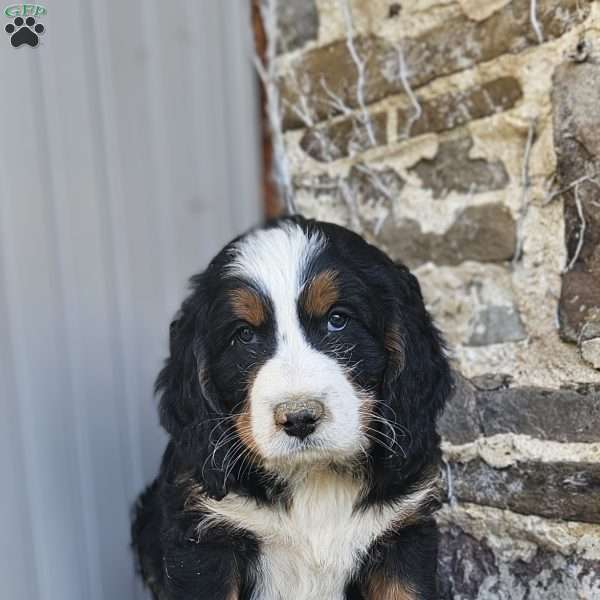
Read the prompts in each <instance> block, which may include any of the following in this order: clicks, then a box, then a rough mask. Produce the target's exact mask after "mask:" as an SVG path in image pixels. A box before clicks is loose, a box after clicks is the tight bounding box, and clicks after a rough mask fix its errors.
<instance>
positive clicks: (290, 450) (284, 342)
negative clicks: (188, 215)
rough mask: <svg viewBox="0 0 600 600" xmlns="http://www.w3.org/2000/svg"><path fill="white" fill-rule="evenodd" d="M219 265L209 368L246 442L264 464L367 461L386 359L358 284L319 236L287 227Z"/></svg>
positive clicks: (366, 291)
mask: <svg viewBox="0 0 600 600" xmlns="http://www.w3.org/2000/svg"><path fill="white" fill-rule="evenodd" d="M341 241H342V240H339V239H338V240H337V242H338V243H339V242H341ZM348 249H349V248H348ZM226 255H227V259H226V260H225V261H224V263H223V264H222V267H221V268H220V269H219V273H218V281H217V282H215V284H216V285H215V286H214V292H213V293H214V297H213V298H212V307H211V310H210V311H209V325H208V332H209V333H208V338H209V345H210V346H212V348H211V349H210V350H211V351H209V356H208V358H207V364H206V367H207V368H208V369H209V371H210V375H211V377H212V378H213V381H214V384H215V387H216V388H217V389H218V392H219V395H220V396H221V397H222V398H223V399H225V401H226V402H227V403H228V404H229V405H230V410H232V411H233V412H234V413H235V414H236V419H235V427H236V430H237V432H238V434H239V436H240V439H241V441H242V443H244V444H245V445H246V446H248V447H249V448H250V449H251V450H252V451H253V452H254V453H255V454H256V455H258V456H260V457H261V458H262V459H263V460H264V461H266V462H268V463H274V462H281V461H292V462H294V461H304V460H311V459H314V458H323V457H325V458H332V459H335V458H346V457H349V456H352V455H355V454H357V453H359V452H360V451H361V449H362V450H366V448H367V447H368V445H369V435H368V427H369V420H370V419H369V415H370V414H371V411H372V407H373V404H374V403H375V402H376V398H377V394H378V391H379V390H378V384H379V382H380V381H381V377H382V373H383V371H384V369H385V365H386V358H387V357H386V349H385V341H384V340H385V336H384V320H383V318H382V317H383V315H382V314H381V311H380V310H379V309H380V308H382V307H380V306H379V305H378V303H377V301H376V298H374V297H373V294H374V292H375V290H374V289H373V288H372V287H371V286H370V285H369V281H367V280H365V274H364V273H363V272H360V271H359V270H357V269H356V268H354V267H353V265H352V264H349V263H348V262H346V261H344V260H343V257H342V255H341V254H340V253H339V251H337V250H336V245H335V243H334V242H333V240H331V239H328V237H327V235H326V233H325V232H324V231H323V230H321V229H319V228H309V229H306V228H303V227H301V226H299V225H297V224H295V223H293V222H284V223H283V224H281V225H280V226H277V227H272V228H269V229H263V230H259V231H255V232H253V233H251V234H249V235H247V236H246V237H244V238H242V239H241V240H239V241H237V242H236V243H235V244H234V245H233V246H232V247H230V248H229V249H228V250H227V251H226ZM216 340H218V343H215V341H216ZM211 342H212V343H211Z"/></svg>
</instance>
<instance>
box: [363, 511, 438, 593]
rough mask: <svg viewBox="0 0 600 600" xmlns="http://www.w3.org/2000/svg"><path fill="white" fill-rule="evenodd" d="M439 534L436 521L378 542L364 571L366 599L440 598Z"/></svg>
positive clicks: (398, 532) (411, 527) (399, 531)
mask: <svg viewBox="0 0 600 600" xmlns="http://www.w3.org/2000/svg"><path fill="white" fill-rule="evenodd" d="M437 545H438V533H437V528H436V526H435V523H434V522H433V521H431V522H426V523H423V524H419V525H411V526H409V527H405V528H403V529H400V530H398V531H397V532H394V533H393V534H392V535H386V537H385V539H383V540H381V541H379V542H378V543H376V544H375V546H374V547H373V549H372V552H371V553H370V559H369V560H368V561H367V563H366V564H365V566H364V568H363V570H362V573H361V589H362V595H363V596H364V598H365V599H366V600H437V585H436V576H437V573H436V570H437Z"/></svg>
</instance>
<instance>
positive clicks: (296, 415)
mask: <svg viewBox="0 0 600 600" xmlns="http://www.w3.org/2000/svg"><path fill="white" fill-rule="evenodd" d="M323 412H324V407H323V404H322V403H321V402H319V401H318V400H290V401H287V402H282V403H281V404H278V405H277V406H276V407H275V423H276V424H277V425H279V426H280V427H282V428H283V430H284V431H285V432H286V433H287V434H288V435H290V436H292V437H297V438H300V439H301V440H303V439H304V438H305V437H306V436H308V435H310V434H311V433H312V432H313V431H314V430H315V429H316V427H317V423H318V422H319V419H320V418H321V417H322V416H323Z"/></svg>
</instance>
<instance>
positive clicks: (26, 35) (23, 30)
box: [4, 17, 44, 48]
mask: <svg viewBox="0 0 600 600" xmlns="http://www.w3.org/2000/svg"><path fill="white" fill-rule="evenodd" d="M4 30H5V31H6V33H8V34H9V35H10V43H11V44H12V45H13V46H14V47H15V48H18V47H19V46H22V45H23V44H27V45H28V46H31V47H32V48H34V47H35V46H37V45H38V43H39V41H40V38H39V37H38V34H40V33H44V26H43V25H42V24H41V23H36V22H35V19H34V18H33V17H27V18H26V19H25V20H23V18H22V17H15V19H14V21H13V22H12V23H9V24H8V25H7V26H6V27H5V28H4Z"/></svg>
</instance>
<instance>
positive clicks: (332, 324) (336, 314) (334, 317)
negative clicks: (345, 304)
mask: <svg viewBox="0 0 600 600" xmlns="http://www.w3.org/2000/svg"><path fill="white" fill-rule="evenodd" d="M349 320H350V317H349V316H348V315H346V314H344V313H343V312H340V311H337V310H334V311H332V312H330V313H329V317H328V318H327V331H341V330H342V329H344V328H345V327H346V325H347V324H348V321H349Z"/></svg>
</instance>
